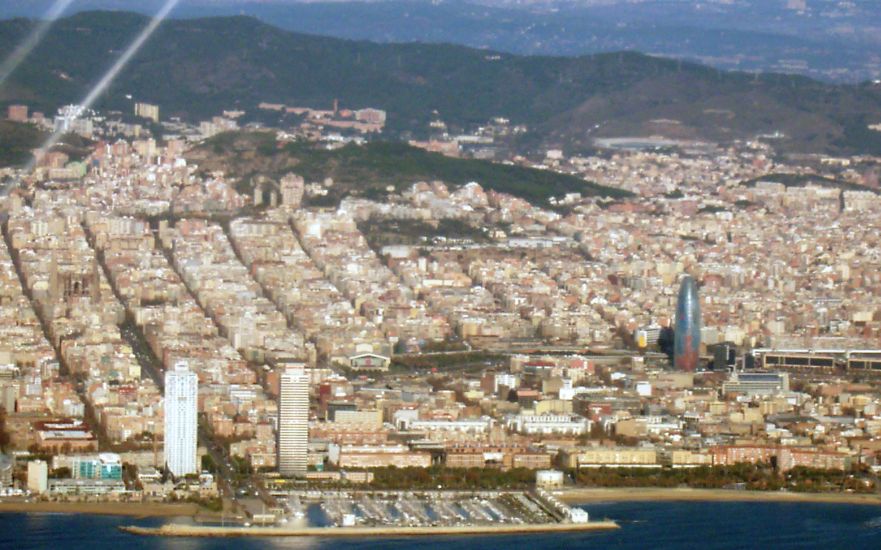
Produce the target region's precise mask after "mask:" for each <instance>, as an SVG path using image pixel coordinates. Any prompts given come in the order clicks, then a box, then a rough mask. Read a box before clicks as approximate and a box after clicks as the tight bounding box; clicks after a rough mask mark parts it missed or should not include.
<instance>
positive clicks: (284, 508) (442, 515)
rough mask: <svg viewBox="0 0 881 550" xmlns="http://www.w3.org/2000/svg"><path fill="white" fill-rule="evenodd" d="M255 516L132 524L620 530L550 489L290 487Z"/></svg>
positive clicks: (290, 529) (248, 528)
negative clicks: (234, 519) (296, 489)
mask: <svg viewBox="0 0 881 550" xmlns="http://www.w3.org/2000/svg"><path fill="white" fill-rule="evenodd" d="M275 498H276V502H277V506H275V507H273V508H272V510H270V511H266V512H264V513H261V514H252V515H251V517H250V521H245V522H234V523H232V524H229V525H227V524H221V525H217V524H183V523H170V524H166V525H162V526H160V527H140V526H125V527H122V529H123V530H124V531H126V532H129V533H133V534H138V535H158V536H187V537H222V536H231V537H233V536H319V537H340V536H343V537H347V536H348V537H351V536H393V535H399V536H415V535H457V534H463V535H464V534H469V535H475V534H487V535H488V534H494V533H495V534H510V533H539V532H557V531H590V530H602V529H616V528H618V525H617V524H616V523H615V522H614V521H609V520H604V521H590V518H589V516H588V513H587V512H586V511H584V510H582V509H581V508H573V507H570V506H569V505H568V504H565V503H564V502H562V501H560V500H558V499H557V498H556V497H554V496H553V495H551V494H550V493H548V492H546V491H543V490H541V489H538V490H536V491H478V492H459V491H426V492H411V491H377V492H347V491H342V492H317V491H309V492H291V493H289V494H286V495H276V496H275Z"/></svg>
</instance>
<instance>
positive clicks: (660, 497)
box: [553, 487, 881, 506]
mask: <svg viewBox="0 0 881 550" xmlns="http://www.w3.org/2000/svg"><path fill="white" fill-rule="evenodd" d="M553 495H554V496H556V497H557V498H559V499H560V500H561V501H563V502H565V503H567V504H587V503H591V502H614V501H629V502H636V501H712V502H749V501H761V502H822V503H827V504H861V505H872V506H879V505H881V495H878V494H855V493H792V492H784V491H736V490H730V489H690V488H683V489H679V488H659V487H633V488H631V487H627V488H608V489H606V488H597V489H593V488H591V489H588V488H579V489H565V490H561V491H554V492H553Z"/></svg>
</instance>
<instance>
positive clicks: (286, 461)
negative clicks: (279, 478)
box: [277, 365, 309, 476]
mask: <svg viewBox="0 0 881 550" xmlns="http://www.w3.org/2000/svg"><path fill="white" fill-rule="evenodd" d="M308 440H309V374H308V372H307V371H306V369H305V367H304V366H303V365H292V366H288V367H287V368H286V369H285V371H284V372H283V373H282V375H281V377H280V383H279V392H278V446H277V448H278V472H279V473H280V474H281V475H284V476H296V475H304V474H305V473H306V447H307V445H308V442H309V441H308Z"/></svg>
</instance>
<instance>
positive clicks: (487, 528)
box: [120, 521, 619, 538]
mask: <svg viewBox="0 0 881 550" xmlns="http://www.w3.org/2000/svg"><path fill="white" fill-rule="evenodd" d="M618 528H619V526H618V524H617V523H615V522H614V521H592V522H590V523H548V524H541V525H499V524H497V525H472V526H461V527H301V528H285V527H209V526H204V525H180V524H168V525H163V526H161V527H156V528H150V527H137V526H128V527H120V529H122V530H123V531H125V532H127V533H132V534H135V535H147V536H161V537H321V538H328V537H334V538H345V537H382V538H390V537H424V536H458V535H512V534H538V533H572V532H581V531H604V530H609V529H618Z"/></svg>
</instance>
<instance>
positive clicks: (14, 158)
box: [0, 120, 46, 167]
mask: <svg viewBox="0 0 881 550" xmlns="http://www.w3.org/2000/svg"><path fill="white" fill-rule="evenodd" d="M45 138H46V134H45V133H44V132H42V131H40V130H39V129H37V128H36V127H35V126H33V125H31V124H20V123H17V122H12V121H9V120H0V167H5V166H21V165H23V164H26V163H27V162H28V160H30V158H31V150H32V149H36V148H37V147H39V146H40V145H41V144H42V142H43V140H44V139H45Z"/></svg>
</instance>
